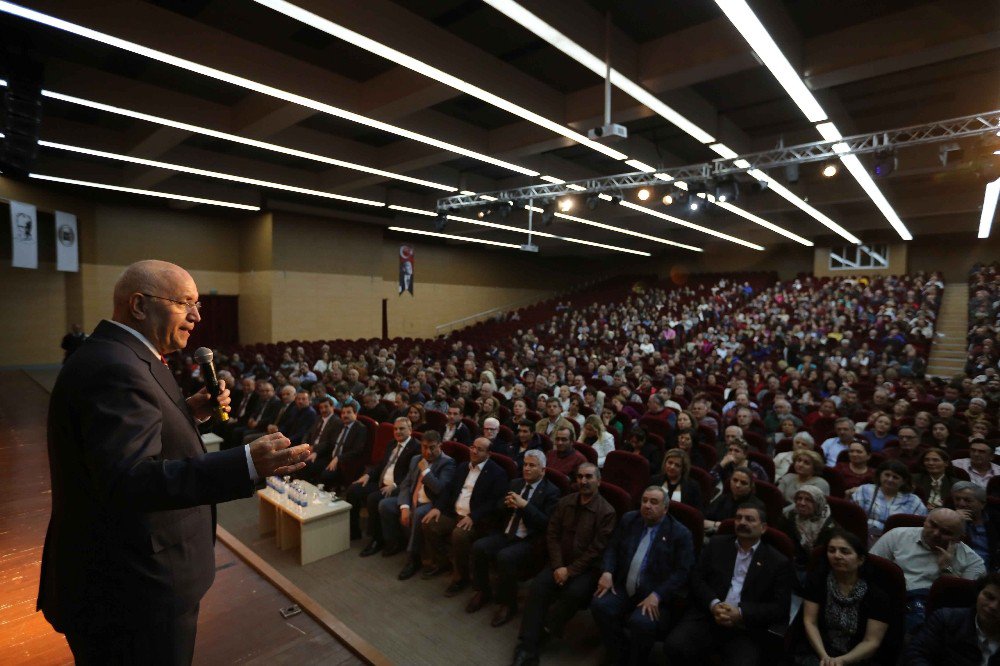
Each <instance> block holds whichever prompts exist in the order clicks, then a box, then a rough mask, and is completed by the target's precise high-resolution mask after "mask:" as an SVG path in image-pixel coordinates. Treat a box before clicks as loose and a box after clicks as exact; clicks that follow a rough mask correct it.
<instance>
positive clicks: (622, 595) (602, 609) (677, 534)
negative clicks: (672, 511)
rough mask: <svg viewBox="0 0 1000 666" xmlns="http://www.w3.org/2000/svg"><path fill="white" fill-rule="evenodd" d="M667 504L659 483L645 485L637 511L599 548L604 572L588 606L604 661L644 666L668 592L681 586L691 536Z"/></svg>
mask: <svg viewBox="0 0 1000 666" xmlns="http://www.w3.org/2000/svg"><path fill="white" fill-rule="evenodd" d="M669 507H670V498H669V497H667V493H666V491H665V490H664V489H663V488H662V487H660V486H650V487H648V488H646V490H645V492H643V494H642V504H641V505H640V509H639V511H629V512H628V513H626V514H625V515H624V516H623V517H622V519H621V522H619V523H618V527H617V528H615V532H614V534H613V535H612V536H611V543H609V544H608V547H607V549H606V550H605V551H604V573H602V574H601V577H600V579H598V581H597V592H596V593H595V594H594V597H595V598H594V599H593V600H592V601H591V602H590V612H591V613H592V614H593V615H594V620H595V622H597V628H598V629H599V630H600V632H601V638H602V640H603V642H604V650H605V658H606V661H608V662H609V663H615V664H629V665H631V666H644V665H645V664H646V662H647V661H648V659H649V653H650V651H651V650H652V649H653V643H655V642H656V640H657V638H658V637H659V635H660V634H661V633H663V632H664V631H665V630H666V628H667V626H668V623H669V612H670V607H671V605H672V604H673V601H674V596H675V595H676V594H677V593H678V592H679V591H681V590H684V589H685V588H686V586H687V580H688V573H689V572H690V571H691V567H693V566H694V542H693V541H692V538H691V532H690V531H689V530H688V528H686V527H685V526H684V525H682V524H681V522H680V521H678V520H675V519H674V518H673V517H671V516H670V515H669V513H668V510H669ZM626 627H627V628H628V630H629V635H630V637H631V639H630V640H629V639H627V638H626V636H625V629H626Z"/></svg>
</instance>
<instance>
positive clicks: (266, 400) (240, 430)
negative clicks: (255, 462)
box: [222, 381, 281, 449]
mask: <svg viewBox="0 0 1000 666" xmlns="http://www.w3.org/2000/svg"><path fill="white" fill-rule="evenodd" d="M255 392H256V394H257V401H256V403H255V405H254V408H253V409H252V410H250V412H249V414H247V415H246V417H245V418H246V421H245V422H244V423H242V424H240V423H237V425H236V426H235V427H233V428H232V429H230V430H229V432H228V434H227V435H226V437H225V438H224V439H225V440H226V441H225V443H223V445H222V448H224V449H230V448H232V447H234V446H238V445H240V444H242V443H243V440H244V439H245V438H246V436H247V435H249V434H250V433H252V432H257V433H258V434H260V435H262V434H264V432H263V431H264V428H266V427H267V425H268V424H270V423H272V422H273V421H274V417H275V415H276V414H277V413H278V409H280V407H281V400H279V399H278V398H277V396H275V395H274V385H273V384H272V383H271V382H266V381H258V382H257V388H256V389H255Z"/></svg>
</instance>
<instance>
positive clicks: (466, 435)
mask: <svg viewBox="0 0 1000 666" xmlns="http://www.w3.org/2000/svg"><path fill="white" fill-rule="evenodd" d="M446 430H447V428H446V429H445V430H442V431H441V437H442V438H443V437H444V433H445V432H446ZM451 441H453V442H461V443H462V444H465V445H466V446H471V445H472V433H471V432H469V426H467V425H465V424H464V423H459V424H458V425H457V426H455V433H454V434H453V435H452V436H451Z"/></svg>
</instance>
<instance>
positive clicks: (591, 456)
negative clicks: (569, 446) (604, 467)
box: [573, 442, 597, 465]
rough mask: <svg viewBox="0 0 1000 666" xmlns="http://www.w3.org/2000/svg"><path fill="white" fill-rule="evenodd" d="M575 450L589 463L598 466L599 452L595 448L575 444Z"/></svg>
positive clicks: (578, 443)
mask: <svg viewBox="0 0 1000 666" xmlns="http://www.w3.org/2000/svg"><path fill="white" fill-rule="evenodd" d="M573 448H574V449H576V450H577V451H579V452H580V453H582V454H583V457H584V458H586V459H587V462H589V463H593V464H594V465H596V464H597V451H595V450H594V447H592V446H588V445H586V444H581V443H580V442H573Z"/></svg>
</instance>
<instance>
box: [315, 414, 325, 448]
mask: <svg viewBox="0 0 1000 666" xmlns="http://www.w3.org/2000/svg"><path fill="white" fill-rule="evenodd" d="M325 427H326V421H324V420H323V419H320V421H319V423H318V424H316V436H315V437H313V446H316V445H317V444H319V438H320V435H322V434H323V428H325Z"/></svg>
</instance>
